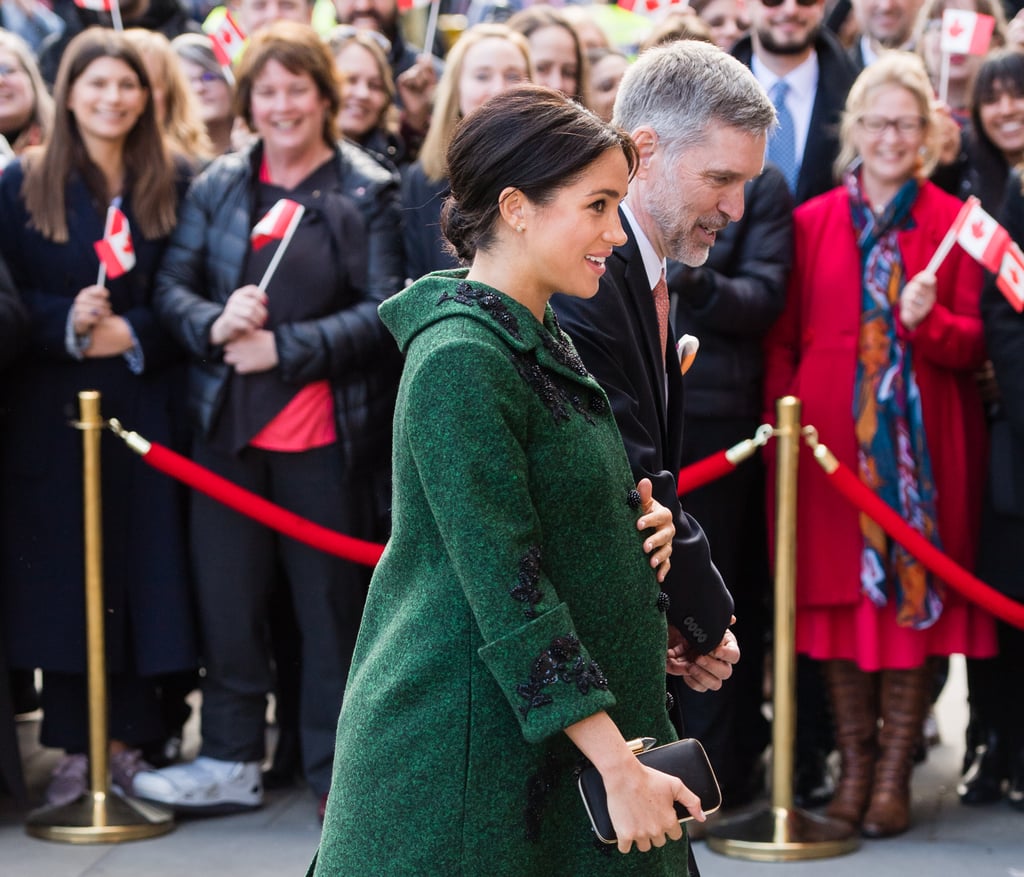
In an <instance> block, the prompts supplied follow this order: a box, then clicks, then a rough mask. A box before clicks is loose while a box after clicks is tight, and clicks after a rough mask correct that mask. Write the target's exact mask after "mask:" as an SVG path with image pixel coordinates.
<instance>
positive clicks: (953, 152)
mask: <svg viewBox="0 0 1024 877" xmlns="http://www.w3.org/2000/svg"><path fill="white" fill-rule="evenodd" d="M932 109H933V113H932V116H933V117H934V119H935V142H936V145H937V147H938V162H939V164H940V165H948V164H952V163H953V162H954V161H956V160H957V157H958V156H959V155H960V142H961V137H962V135H961V132H960V126H959V125H958V124H957V121H956V119H954V118H953V111H952V110H951V109H950V108H949V107H948V106H947V105H946V104H945V103H943V102H941V101H933V102H932Z"/></svg>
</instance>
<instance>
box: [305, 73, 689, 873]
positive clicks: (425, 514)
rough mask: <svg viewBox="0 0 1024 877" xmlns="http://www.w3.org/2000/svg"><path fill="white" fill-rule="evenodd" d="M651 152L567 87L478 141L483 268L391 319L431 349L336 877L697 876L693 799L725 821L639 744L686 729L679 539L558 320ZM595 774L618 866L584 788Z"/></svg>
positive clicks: (344, 728) (341, 764) (452, 159)
mask: <svg viewBox="0 0 1024 877" xmlns="http://www.w3.org/2000/svg"><path fill="white" fill-rule="evenodd" d="M635 163H636V153H635V149H634V147H633V145H632V142H631V141H629V139H628V138H627V137H626V136H625V135H624V134H622V133H620V132H618V131H616V130H615V129H612V128H611V127H609V126H607V125H605V124H604V123H603V122H601V121H600V120H599V119H598V118H597V117H596V116H594V115H593V114H591V113H589V112H588V111H586V110H584V109H582V108H580V107H579V106H578V105H576V104H573V103H571V102H570V101H568V100H566V99H564V98H563V97H561V96H560V95H557V94H556V93H555V92H553V91H549V90H547V89H541V88H534V87H527V88H521V89H515V90H513V91H510V92H507V93H506V94H503V95H501V96H499V97H497V98H494V99H493V100H491V101H489V102H488V103H487V104H485V105H484V106H483V107H481V108H480V109H479V110H477V111H476V112H475V113H474V114H472V115H470V116H469V117H467V119H466V120H465V121H464V122H463V123H462V125H461V126H460V128H459V130H458V132H457V133H456V136H455V138H454V140H453V142H452V145H451V147H450V149H449V152H448V166H449V169H450V174H451V189H452V196H451V199H450V200H449V202H448V203H447V205H446V207H445V213H444V216H443V219H442V223H443V225H444V229H445V235H446V237H447V238H448V240H449V241H450V242H451V243H452V245H453V247H454V248H455V249H456V250H457V251H458V255H459V257H460V258H461V259H463V260H464V261H467V262H471V263H472V267H471V268H470V269H469V270H468V273H467V271H465V270H460V271H449V272H438V273H435V274H431V275H428V276H427V277H425V278H423V279H422V280H420V281H419V282H417V283H415V284H413V285H412V286H411V287H410V288H409V289H407V290H405V291H404V292H402V293H400V294H399V295H397V296H395V297H393V298H391V299H389V300H388V301H387V302H385V303H384V304H383V305H381V307H380V315H381V318H382V320H383V321H384V323H385V325H386V326H387V327H388V329H389V330H390V331H391V332H392V334H393V335H394V336H395V338H396V339H397V341H398V344H399V347H400V348H401V349H402V351H403V353H404V354H405V357H406V362H405V371H404V373H403V377H402V384H401V388H400V391H399V398H398V405H397V408H396V413H395V426H394V439H395V441H394V503H393V521H394V525H393V533H392V537H391V540H390V542H389V543H388V546H387V550H386V551H385V553H384V556H383V558H382V559H381V562H380V564H379V566H378V567H377V569H376V571H375V574H374V577H373V582H372V584H371V586H370V593H369V597H368V600H367V604H366V610H365V614H364V617H363V624H362V628H361V630H360V633H359V640H358V643H357V646H356V654H355V657H354V659H353V665H352V672H351V674H350V676H349V681H348V688H347V691H346V695H345V703H344V706H343V707H342V711H341V717H340V720H339V725H338V738H337V750H336V757H335V765H334V778H333V783H332V786H331V792H330V797H329V799H328V803H327V812H326V818H325V821H324V831H323V838H322V840H321V845H320V850H319V853H318V857H317V861H316V862H315V863H314V866H313V868H312V869H311V873H314V874H316V875H332V877H341V875H344V877H357V875H367V877H370V875H373V877H376V875H382V874H387V875H416V877H424V875H437V877H455V875H464V877H475V875H487V877H498V875H559V877H561V875H580V877H592V875H597V874H615V875H619V874H644V875H672V877H679V875H685V874H686V873H687V871H686V867H687V866H686V862H687V850H686V842H685V840H683V839H682V838H683V836H684V832H683V830H682V827H681V826H680V824H679V822H678V817H677V816H676V814H675V810H674V806H673V805H674V802H677V801H678V802H679V803H681V804H683V805H684V806H685V807H687V809H689V810H690V812H691V813H692V814H694V815H695V816H697V817H698V818H703V816H702V813H701V809H700V802H699V800H698V798H697V796H696V795H694V794H693V793H692V792H691V791H689V790H688V789H687V788H686V787H685V786H684V785H683V784H682V783H681V782H679V781H678V780H677V779H675V778H674V777H670V776H668V775H667V774H664V773H660V772H658V771H654V770H650V769H648V768H646V767H643V766H642V765H640V763H639V762H638V761H637V760H636V758H635V757H634V756H633V754H632V753H631V751H630V749H629V748H628V746H627V745H626V740H628V739H631V738H635V737H640V736H650V737H655V738H656V739H657V741H658V742H659V743H666V742H669V741H670V740H672V739H673V738H674V735H673V731H672V726H671V724H670V722H669V718H668V714H667V712H666V696H665V657H666V649H667V628H666V623H665V614H664V610H665V608H666V598H665V597H664V595H663V594H660V592H659V587H658V581H659V578H663V576H664V574H665V572H667V569H668V563H669V560H668V554H669V552H670V551H671V536H672V533H673V527H672V524H671V519H670V516H669V514H668V512H667V511H666V510H665V509H664V508H662V507H661V506H659V505H658V504H657V503H655V502H654V501H653V500H652V499H651V496H650V483H649V482H646V481H645V482H641V484H639V485H634V484H633V481H632V476H631V473H630V468H629V465H628V463H627V461H626V455H625V451H624V449H623V445H622V440H621V438H620V436H619V433H618V431H617V429H616V426H615V419H614V416H613V414H612V411H611V410H610V407H609V404H608V399H607V397H606V396H605V394H604V392H603V390H602V389H601V388H600V386H599V385H598V384H597V382H596V381H595V380H594V379H593V378H592V377H591V376H590V375H589V374H588V372H587V370H586V368H585V367H584V366H583V364H582V362H581V361H580V359H579V357H578V355H577V354H576V351H575V349H574V348H573V346H572V343H571V342H570V340H569V338H568V337H567V336H566V335H564V334H563V333H562V332H561V330H560V329H559V327H558V323H557V321H556V320H555V317H554V315H553V313H552V311H551V309H550V307H549V306H548V299H549V298H550V296H551V295H552V293H554V292H555V291H556V290H558V291H560V292H563V293H566V294H568V295H572V296H579V297H582V298H589V297H591V296H593V295H594V294H595V293H596V291H597V287H598V281H599V279H600V277H601V275H602V274H603V273H604V270H605V268H604V260H605V259H606V258H607V257H608V256H610V255H611V252H612V248H613V247H614V246H615V245H616V244H620V243H622V242H623V240H624V239H625V234H624V233H623V230H622V226H621V225H620V223H619V219H618V206H619V202H620V201H621V200H622V198H623V197H624V196H625V193H626V187H627V184H628V179H629V174H630V173H631V171H632V170H633V168H634V166H635ZM638 531H639V532H638ZM645 554H646V556H645ZM588 763H591V764H593V765H594V766H595V767H596V768H597V769H598V770H599V772H600V773H601V775H602V778H603V780H604V783H605V786H606V789H607V791H608V799H609V810H610V813H611V817H612V821H613V824H614V826H615V829H616V833H617V836H618V851H616V850H615V848H614V847H605V848H602V847H603V845H602V844H601V843H599V842H597V841H596V839H595V836H594V834H593V833H592V831H591V829H590V825H589V822H588V819H587V814H586V811H585V809H584V806H583V804H582V801H581V799H580V796H579V793H578V792H577V790H576V784H575V776H574V774H575V772H576V771H577V770H578V769H579V768H581V767H583V766H585V765H586V764H588ZM634 844H635V846H636V848H637V850H638V851H643V852H642V853H641V852H633V853H631V854H629V855H626V853H629V852H630V850H631V848H632V847H633V846H634Z"/></svg>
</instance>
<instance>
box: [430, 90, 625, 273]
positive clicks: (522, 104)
mask: <svg viewBox="0 0 1024 877" xmlns="http://www.w3.org/2000/svg"><path fill="white" fill-rule="evenodd" d="M609 149H621V150H622V154H623V155H625V157H626V164H627V165H628V167H629V174H630V177H632V175H633V172H634V170H636V166H637V163H638V157H637V151H636V145H635V144H634V143H633V141H632V140H630V138H629V135H628V134H626V132H625V131H622V130H620V129H619V128H615V127H612V126H611V125H608V124H606V123H604V122H602V121H601V120H600V119H599V118H598V117H597V116H596V115H594V113H592V112H591V111H590V110H588V109H585V108H584V107H582V106H580V105H579V104H577V103H576V102H575V101H572V100H569V98H567V97H565V96H564V95H562V94H560V93H559V92H557V91H554V90H552V89H550V88H542V87H540V86H536V85H524V86H521V87H518V88H514V89H512V90H511V91H506V92H504V93H502V94H499V95H497V96H496V97H492V98H491V99H490V100H489V101H487V102H486V103H485V104H484V105H483V106H481V107H479V108H478V109H476V110H474V111H473V112H472V113H470V114H469V115H468V116H466V118H465V119H463V120H462V121H461V122H460V123H459V126H458V128H456V130H455V135H454V137H453V138H452V142H451V145H450V146H449V147H448V155H447V164H448V179H449V184H450V187H451V194H450V195H449V196H448V198H447V199H446V200H445V202H444V207H443V208H442V210H441V230H442V232H444V236H445V238H447V240H448V247H449V249H450V250H451V251H452V253H454V255H455V256H456V257H457V258H459V259H461V260H462V261H463V262H471V261H472V260H473V258H474V256H475V255H476V252H477V250H486V249H487V248H488V247H489V246H490V245H491V243H492V242H493V240H494V230H495V224H496V222H497V220H498V215H499V203H498V198H499V196H500V195H501V193H502V191H503V190H504V189H506V188H509V187H512V188H514V189H519V191H521V192H522V193H523V194H524V195H525V196H526V197H527V198H529V199H530V201H532V202H533V203H534V204H537V205H539V206H542V205H544V204H547V203H549V202H550V201H551V200H552V199H553V198H554V196H555V194H556V193H557V192H558V190H559V189H562V188H564V187H565V186H570V185H572V184H573V183H574V182H576V180H577V179H579V177H580V175H581V174H582V173H583V172H584V171H585V170H586V169H587V168H588V167H589V166H590V165H591V164H593V163H594V162H595V161H597V159H599V158H600V157H601V156H602V155H603V154H604V153H605V152H607V151H608V150H609Z"/></svg>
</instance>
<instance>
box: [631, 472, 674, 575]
mask: <svg viewBox="0 0 1024 877" xmlns="http://www.w3.org/2000/svg"><path fill="white" fill-rule="evenodd" d="M636 489H637V492H638V493H639V494H640V513H641V514H640V518H639V519H638V520H637V522H636V528H637V529H638V530H641V531H642V530H648V529H653V530H654V532H653V533H652V534H651V535H650V536H648V537H647V538H646V539H644V553H645V554H647V555H648V556H649V557H650V560H651V566H652V567H654V569H656V570H657V574H658V581H659V582H663V581H665V576H667V575H668V571H669V569H670V568H671V566H672V562H671V561H670V560H669V557H670V556H671V554H672V539H673V537H674V536H675V535H676V525H675V523H674V522H673V519H672V512H671V511H669V510H668V509H667V508H665V506H663V505H662V504H661V503H660V502H658V501H657V500H656V499H655V498H654V496H653V495H652V491H653V489H654V488H653V485H652V484H651V479H650V478H641V479H640V481H639V482H638V484H637V486H636Z"/></svg>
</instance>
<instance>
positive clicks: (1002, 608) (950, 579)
mask: <svg viewBox="0 0 1024 877" xmlns="http://www.w3.org/2000/svg"><path fill="white" fill-rule="evenodd" d="M826 474H827V475H828V478H829V481H830V483H831V484H832V486H833V487H835V488H836V490H838V491H839V492H840V493H841V494H842V495H843V496H844V497H846V499H848V500H849V501H850V502H851V503H852V504H853V505H854V506H856V507H857V508H858V509H860V510H861V511H862V512H864V513H865V514H867V515H868V516H869V517H871V518H872V519H873V520H874V521H876V522H877V523H878V524H879V525H880V526H881V527H882V529H883V530H885V532H886V533H888V534H889V535H890V536H891V537H892V538H893V539H895V540H896V541H897V542H899V543H900V544H901V545H902V546H903V547H904V548H906V549H907V551H909V552H910V553H911V554H913V555H914V557H916V558H917V559H918V560H919V561H921V563H922V564H924V565H925V566H926V567H927V568H928V569H929V570H931V571H932V572H933V573H934V574H935V575H937V576H938V577H939V578H940V579H942V580H943V581H945V582H947V583H948V584H949V586H950V587H952V588H953V589H954V590H956V591H959V592H960V593H961V594H963V596H965V597H966V598H967V599H968V600H971V601H972V602H974V603H977V604H978V605H979V606H981V608H982V609H986V610H988V611H989V612H991V613H992V614H993V615H995V616H997V617H999V618H1001V619H1003V621H1005V622H1007V623H1008V624H1012V625H1013V626H1014V627H1019V628H1021V629H1022V630H1024V604H1021V603H1018V602H1017V601H1016V600H1012V599H1010V598H1009V597H1007V596H1006V595H1005V594H1001V593H999V591H997V590H995V588H993V587H992V586H991V585H986V584H985V583H984V582H983V581H981V579H978V578H975V577H974V576H973V575H971V574H970V573H969V572H967V570H965V569H964V568H963V567H962V566H959V565H958V564H956V563H954V562H953V561H952V560H950V559H949V558H948V557H947V556H946V555H945V554H943V553H942V552H941V551H939V549H938V548H936V547H935V546H934V545H932V543H931V542H929V541H928V540H927V539H925V538H924V536H922V535H921V534H920V533H918V532H917V531H916V530H914V529H913V528H912V527H911V526H910V525H909V524H908V523H907V522H906V521H904V520H903V518H902V517H900V515H899V513H898V512H896V511H895V510H894V509H893V508H892V507H891V506H890V505H888V504H887V503H886V502H885V501H884V500H882V499H880V498H879V497H878V495H877V494H875V493H873V492H872V491H871V490H869V489H868V487H867V486H866V485H865V484H863V483H862V482H861V480H860V479H859V478H858V477H857V475H856V474H855V473H854V472H852V471H851V470H850V469H849V467H847V466H844V465H843V464H842V463H840V464H839V468H837V469H836V470H835V472H832V473H826Z"/></svg>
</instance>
